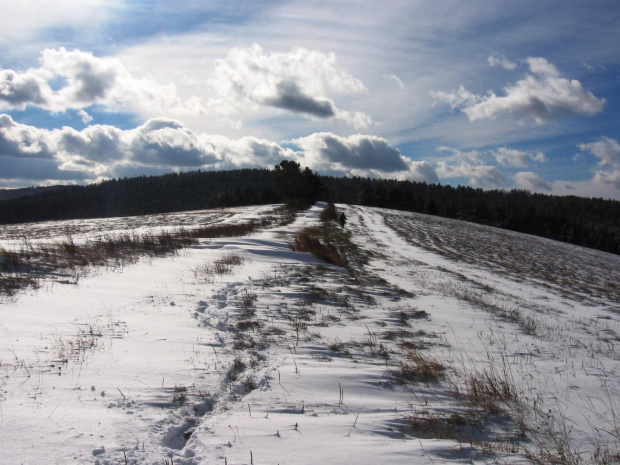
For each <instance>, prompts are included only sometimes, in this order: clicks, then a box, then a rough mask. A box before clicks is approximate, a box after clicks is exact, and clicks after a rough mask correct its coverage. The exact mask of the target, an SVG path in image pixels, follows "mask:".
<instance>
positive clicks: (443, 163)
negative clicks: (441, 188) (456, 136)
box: [437, 147, 506, 188]
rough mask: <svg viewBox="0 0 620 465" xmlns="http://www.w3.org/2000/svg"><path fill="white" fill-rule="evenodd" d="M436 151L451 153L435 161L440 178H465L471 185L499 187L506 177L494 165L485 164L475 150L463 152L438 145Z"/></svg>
mask: <svg viewBox="0 0 620 465" xmlns="http://www.w3.org/2000/svg"><path fill="white" fill-rule="evenodd" d="M437 151H438V152H448V153H451V154H452V155H451V156H449V157H446V158H444V159H442V160H440V161H438V162H437V174H438V176H439V177H440V178H442V179H444V178H445V179H450V178H467V179H468V181H469V183H470V184H471V185H472V186H476V187H487V188H501V187H505V186H506V178H505V177H504V175H503V174H502V173H501V172H500V171H499V170H498V169H497V167H495V166H491V165H486V164H484V161H483V160H482V154H481V153H480V152H478V151H476V150H473V151H470V152H463V151H460V150H457V149H453V148H450V147H438V148H437Z"/></svg>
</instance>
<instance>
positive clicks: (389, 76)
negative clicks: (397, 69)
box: [383, 74, 405, 89]
mask: <svg viewBox="0 0 620 465" xmlns="http://www.w3.org/2000/svg"><path fill="white" fill-rule="evenodd" d="M383 78H384V79H387V80H388V81H392V82H393V83H395V84H396V85H397V86H398V87H399V88H401V89H404V88H405V84H404V83H403V81H402V80H401V79H400V78H399V77H398V76H396V75H395V74H384V75H383Z"/></svg>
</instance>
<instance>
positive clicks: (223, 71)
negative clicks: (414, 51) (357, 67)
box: [209, 45, 371, 127]
mask: <svg viewBox="0 0 620 465" xmlns="http://www.w3.org/2000/svg"><path fill="white" fill-rule="evenodd" d="M209 83H210V85H211V86H212V87H213V88H215V89H216V90H217V92H218V93H219V94H220V95H221V96H222V97H223V100H224V101H226V102H230V101H236V102H237V105H238V106H241V107H243V106H254V107H271V108H277V109H280V110H285V111H287V112H290V113H294V114H298V115H301V116H306V117H310V118H319V119H326V118H334V119H337V120H341V121H343V122H345V123H347V124H351V125H353V126H355V127H364V126H368V125H369V124H370V122H371V120H370V117H368V116H367V115H365V114H364V113H361V112H353V113H351V112H348V111H345V110H341V109H339V108H337V107H336V105H335V103H334V102H333V101H332V100H330V99H329V98H328V97H327V94H328V93H335V94H350V93H361V92H366V87H365V86H364V84H362V82H361V81H359V80H358V79H356V78H354V77H353V76H351V75H350V74H348V73H346V72H345V71H343V70H342V69H340V67H339V66H338V63H337V60H336V56H335V54H333V53H329V54H325V53H322V52H318V51H311V50H307V49H304V48H299V49H296V50H293V51H291V52H288V53H277V52H265V51H264V50H263V49H262V48H261V47H260V46H259V45H253V46H252V47H247V48H235V49H233V50H231V51H230V52H229V53H228V56H227V57H226V58H224V59H221V60H218V61H217V63H216V66H215V70H214V73H213V75H212V76H211V78H210V80H209Z"/></svg>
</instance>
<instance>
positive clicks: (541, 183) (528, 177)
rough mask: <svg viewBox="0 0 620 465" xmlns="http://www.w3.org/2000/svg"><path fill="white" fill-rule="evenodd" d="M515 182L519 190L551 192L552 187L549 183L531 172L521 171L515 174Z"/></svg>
mask: <svg viewBox="0 0 620 465" xmlns="http://www.w3.org/2000/svg"><path fill="white" fill-rule="evenodd" d="M515 182H516V183H517V185H518V186H519V187H520V188H521V189H525V190H528V191H532V192H541V191H547V192H551V191H552V190H553V185H552V184H551V183H548V182H547V181H545V180H544V179H543V178H541V177H540V176H539V175H538V174H536V173H534V172H532V171H522V172H520V173H517V174H515Z"/></svg>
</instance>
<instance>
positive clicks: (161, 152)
mask: <svg viewBox="0 0 620 465" xmlns="http://www.w3.org/2000/svg"><path fill="white" fill-rule="evenodd" d="M288 144H289V145H290V144H294V145H296V146H297V148H298V149H299V150H293V149H292V148H289V147H285V146H282V145H280V144H278V143H276V142H272V141H268V140H264V139H259V138H256V137H242V138H239V139H229V138H227V137H225V136H221V135H213V134H207V133H196V132H194V131H192V130H191V129H189V128H187V127H185V126H184V125H183V124H182V123H180V122H179V121H176V120H173V119H170V118H163V117H160V118H151V119H149V120H147V121H146V122H145V123H144V124H142V125H140V126H138V127H136V128H134V129H127V130H123V129H119V128H116V127H113V126H108V125H92V126H88V127H86V128H84V129H82V130H76V129H73V128H70V127H64V128H62V129H53V130H49V129H42V128H36V127H32V126H28V125H24V124H19V123H16V122H15V121H13V119H12V118H11V117H10V116H9V115H0V167H1V166H6V167H7V170H8V169H9V167H12V168H11V169H13V171H15V169H16V168H15V167H18V166H21V167H22V168H23V167H24V166H25V163H26V162H29V163H30V164H31V166H32V169H33V173H34V172H37V173H38V174H37V176H38V177H39V178H38V179H39V180H40V179H49V180H62V181H66V180H67V179H73V180H75V181H79V182H82V181H84V180H87V181H95V180H98V179H104V178H110V177H117V176H122V175H126V174H127V173H133V174H140V173H145V172H148V173H161V172H169V171H187V170H195V169H204V170H222V169H235V168H246V167H269V166H273V165H275V164H277V163H279V162H280V161H281V160H282V159H283V158H289V159H295V160H298V161H300V162H302V163H304V164H305V165H306V166H309V167H310V168H311V169H313V170H322V171H323V172H331V173H334V174H336V173H338V174H353V175H359V176H371V177H382V178H388V177H389V178H395V179H409V180H412V181H424V182H432V183H435V182H439V178H438V177H437V174H436V173H435V170H434V168H433V167H432V166H431V165H430V164H429V163H427V162H423V161H412V160H410V159H409V158H407V157H404V156H403V155H402V154H401V153H400V151H399V150H398V149H396V148H395V147H392V146H391V145H389V144H388V142H387V141H386V140H385V139H382V138H380V137H376V136H367V135H355V136H349V137H340V136H337V135H334V134H331V133H318V134H312V135H309V136H307V137H304V138H300V139H296V140H294V141H289V142H288ZM11 160H12V161H11ZM22 171H23V170H22ZM43 172H47V173H48V174H49V177H48V178H41V177H40V176H42V173H43ZM31 179H32V178H31Z"/></svg>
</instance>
